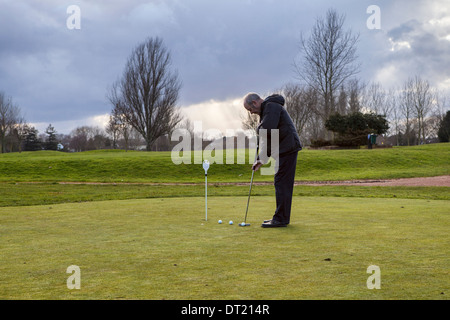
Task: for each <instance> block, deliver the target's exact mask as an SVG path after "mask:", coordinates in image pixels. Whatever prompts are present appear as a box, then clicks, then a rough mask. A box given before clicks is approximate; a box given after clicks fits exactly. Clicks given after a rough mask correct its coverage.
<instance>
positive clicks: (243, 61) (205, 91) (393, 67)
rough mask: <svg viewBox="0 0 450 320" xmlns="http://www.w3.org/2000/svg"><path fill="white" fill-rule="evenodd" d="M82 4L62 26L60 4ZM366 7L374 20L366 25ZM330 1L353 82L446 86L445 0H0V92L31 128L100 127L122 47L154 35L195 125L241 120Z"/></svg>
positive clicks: (449, 44) (281, 73) (449, 19)
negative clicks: (75, 25) (244, 103)
mask: <svg viewBox="0 0 450 320" xmlns="http://www.w3.org/2000/svg"><path fill="white" fill-rule="evenodd" d="M71 5H76V6H78V7H79V8H80V29H69V28H68V27H67V20H68V18H69V17H70V15H71V12H69V13H67V9H68V7H70V6H71ZM370 5H377V6H378V7H379V8H380V18H381V20H380V22H381V25H380V26H381V29H379V30H377V29H375V30H374V29H369V28H368V27H367V20H368V19H369V17H370V16H371V13H367V8H368V7H369V6H370ZM328 8H334V9H336V10H337V11H338V13H340V14H345V16H346V23H345V27H346V28H348V29H351V30H352V31H353V32H354V33H359V35H360V41H359V43H358V55H359V62H360V63H361V72H360V74H359V75H358V76H359V77H360V79H361V80H362V81H365V82H370V81H376V82H380V83H381V84H382V85H383V87H385V88H390V87H397V86H401V85H402V84H403V82H404V81H405V80H406V79H407V78H408V77H409V76H414V75H420V76H421V77H422V78H424V79H427V80H428V81H430V83H431V84H432V85H433V86H435V87H436V88H438V89H440V90H443V91H444V90H447V92H449V91H448V90H449V88H450V1H448V0H428V1H419V0H389V1H388V0H382V1H375V0H370V1H366V0H353V1H348V0H338V1H331V0H316V1H302V0H276V1H275V0H164V1H162V0H159V1H158V0H151V1H149V0H146V1H144V0H142V1H141V0H136V1H133V0H127V1H119V0H89V1H87V0H86V1H76V0H69V1H64V0H42V1H38V0H0V91H3V92H4V93H5V94H6V95H7V96H11V97H12V99H13V101H14V102H15V103H16V104H18V105H19V106H20V107H21V110H22V112H23V114H24V115H25V118H26V120H27V121H28V122H30V123H32V124H34V125H35V126H36V128H37V129H39V130H40V132H43V131H44V130H45V128H46V127H47V126H48V124H49V123H51V124H52V125H53V126H54V127H55V129H56V130H57V131H58V132H59V133H69V132H70V131H71V130H72V129H74V128H75V127H77V126H81V125H99V126H103V124H104V121H105V119H106V115H107V114H108V113H109V112H110V110H111V105H110V104H109V103H108V101H107V99H106V93H107V90H108V87H109V86H110V85H111V84H112V83H113V82H114V81H115V80H117V79H118V77H119V76H120V75H121V73H122V71H123V68H124V65H125V62H126V59H127V57H128V56H129V55H130V53H131V51H132V49H133V48H134V47H135V46H136V45H138V44H139V43H141V42H143V41H144V40H145V39H146V38H147V37H155V36H159V37H161V38H162V39H163V41H164V44H165V45H166V47H167V48H168V49H169V50H170V51H171V54H172V60H173V68H174V69H177V70H178V73H179V77H180V80H181V81H182V83H183V87H182V89H181V92H180V100H179V105H180V107H181V109H182V110H183V112H184V114H185V115H186V116H187V117H189V118H190V119H191V120H192V121H203V129H208V128H218V129H220V130H223V131H224V130H225V129H239V128H240V126H241V125H240V118H239V112H240V110H241V109H242V107H241V102H240V99H242V97H243V96H244V95H245V94H246V93H247V92H250V91H255V92H259V93H261V95H265V94H268V93H271V92H272V91H273V90H276V89H278V88H280V87H281V86H283V85H284V84H286V83H288V82H292V81H296V79H295V73H294V71H293V67H292V64H293V62H294V61H295V60H296V59H298V58H299V39H300V34H301V33H303V34H304V35H305V36H308V34H309V30H310V29H311V27H312V26H313V25H314V22H315V19H316V18H317V17H321V16H324V15H325V12H326V10H327V9H328Z"/></svg>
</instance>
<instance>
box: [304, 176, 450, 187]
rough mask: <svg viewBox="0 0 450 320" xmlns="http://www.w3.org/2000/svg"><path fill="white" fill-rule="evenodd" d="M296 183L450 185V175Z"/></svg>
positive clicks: (320, 184) (311, 184)
mask: <svg viewBox="0 0 450 320" xmlns="http://www.w3.org/2000/svg"><path fill="white" fill-rule="evenodd" d="M296 185H310V186H322V185H334V186H340V185H358V186H410V187H411V186H414V187H450V176H438V177H422V178H403V179H390V180H349V181H316V182H307V181H304V182H300V181H298V182H296Z"/></svg>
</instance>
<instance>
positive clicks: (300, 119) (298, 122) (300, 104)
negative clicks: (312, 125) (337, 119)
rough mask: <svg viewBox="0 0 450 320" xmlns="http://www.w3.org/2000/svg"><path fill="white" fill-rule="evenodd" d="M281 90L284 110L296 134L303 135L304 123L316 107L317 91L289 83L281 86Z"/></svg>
mask: <svg viewBox="0 0 450 320" xmlns="http://www.w3.org/2000/svg"><path fill="white" fill-rule="evenodd" d="M282 92H283V94H284V97H285V99H286V110H287V112H288V113H289V115H290V117H291V118H292V121H293V122H294V125H295V127H296V129H297V132H298V134H299V135H300V136H303V133H304V129H305V126H306V124H307V123H308V121H309V119H310V118H311V117H312V116H313V115H314V112H315V110H316V109H317V103H318V97H317V91H316V90H315V89H314V88H312V87H307V86H303V85H299V84H292V83H289V84H286V85H285V86H284V87H283V89H282Z"/></svg>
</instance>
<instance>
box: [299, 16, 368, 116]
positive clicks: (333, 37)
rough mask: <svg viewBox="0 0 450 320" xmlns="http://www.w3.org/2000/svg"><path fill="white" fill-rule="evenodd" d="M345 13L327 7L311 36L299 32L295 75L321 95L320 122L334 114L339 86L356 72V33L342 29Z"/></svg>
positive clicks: (357, 36)
mask: <svg viewBox="0 0 450 320" xmlns="http://www.w3.org/2000/svg"><path fill="white" fill-rule="evenodd" d="M344 21H345V16H344V15H339V14H338V13H337V12H336V11H335V10H334V9H329V10H328V11H327V13H326V17H325V19H324V18H318V19H317V20H316V24H315V25H314V27H313V29H312V31H311V35H310V37H309V38H308V39H305V38H304V37H303V35H302V37H301V46H300V49H301V51H302V53H303V60H302V61H301V62H295V64H294V67H295V71H296V73H297V75H298V77H299V78H300V79H301V80H303V81H305V82H306V83H307V84H308V85H310V86H312V87H314V88H316V89H317V90H318V92H319V93H320V95H321V96H322V99H321V100H322V105H321V108H320V110H318V111H319V112H318V113H319V115H320V116H321V117H322V120H323V123H324V122H325V121H326V120H327V119H328V117H329V116H330V115H331V114H332V113H334V112H335V111H336V110H335V104H336V95H337V92H338V90H339V88H340V87H341V86H342V85H343V84H344V82H345V81H346V80H348V79H349V78H350V77H352V76H353V75H355V74H357V73H358V72H359V68H360V66H359V64H356V63H355V62H356V59H357V55H356V44H357V42H358V38H359V35H353V34H352V32H351V30H348V31H344Z"/></svg>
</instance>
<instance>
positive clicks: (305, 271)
mask: <svg viewBox="0 0 450 320" xmlns="http://www.w3.org/2000/svg"><path fill="white" fill-rule="evenodd" d="M246 200H247V199H246V197H245V196H244V197H211V198H210V199H209V202H208V204H209V211H208V217H209V220H208V221H207V222H205V221H204V211H203V210H202V208H203V205H204V202H203V198H201V197H188V198H171V199H143V200H123V201H101V202H89V203H78V204H58V205H53V206H52V207H51V208H49V206H28V207H8V208H0V252H1V256H2V259H1V260H0V299H277V300H278V299H448V295H449V294H450V283H449V278H448V266H449V263H450V261H449V256H448V247H449V244H450V243H449V238H448V230H449V227H450V220H449V211H448V208H449V204H450V203H449V201H448V200H420V199H385V198H372V199H366V198H364V199H363V198H349V197H346V198H336V197H329V198H317V197H295V199H294V203H293V205H294V210H293V214H292V220H291V225H290V226H289V227H288V228H281V229H272V230H270V229H269V230H265V229H262V228H260V227H259V226H258V224H259V223H260V222H261V220H262V219H264V218H268V217H270V215H271V214H272V210H273V208H274V206H275V203H274V202H275V200H274V198H273V197H270V196H269V197H265V196H260V197H255V198H254V199H252V203H251V210H250V212H249V219H248V222H250V223H251V224H252V225H251V226H250V227H247V228H242V227H238V226H237V225H236V224H235V225H233V226H230V225H228V224H222V225H219V224H217V220H218V219H222V220H224V221H228V220H234V221H235V222H239V221H240V220H241V219H242V217H243V213H244V212H243V209H244V208H245V204H246ZM70 265H78V266H79V267H80V269H81V289H80V290H69V289H68V288H67V286H66V281H67V278H68V277H69V274H67V273H66V269H67V267H68V266H70ZM370 265H377V266H379V267H380V269H381V289H380V290H369V289H367V287H366V281H367V278H368V277H369V274H367V273H366V270H367V268H368V267H369V266H370ZM281 288H282V289H281Z"/></svg>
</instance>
